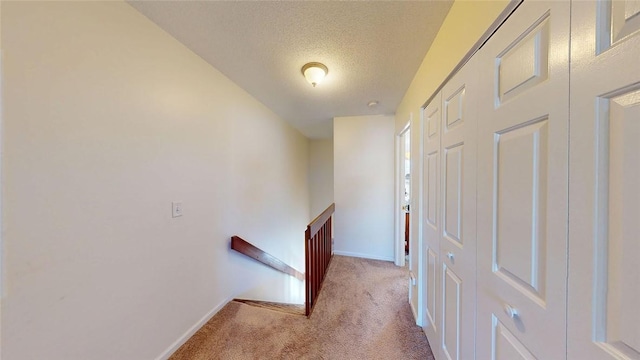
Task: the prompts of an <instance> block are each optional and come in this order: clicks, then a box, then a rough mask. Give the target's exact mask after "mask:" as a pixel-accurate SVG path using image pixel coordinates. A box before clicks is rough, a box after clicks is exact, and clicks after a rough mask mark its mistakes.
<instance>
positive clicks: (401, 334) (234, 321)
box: [170, 256, 433, 360]
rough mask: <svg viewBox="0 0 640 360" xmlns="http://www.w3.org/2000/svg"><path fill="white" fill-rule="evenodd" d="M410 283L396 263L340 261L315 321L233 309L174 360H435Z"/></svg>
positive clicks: (334, 264)
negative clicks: (416, 313) (411, 297)
mask: <svg viewBox="0 0 640 360" xmlns="http://www.w3.org/2000/svg"><path fill="white" fill-rule="evenodd" d="M408 276H409V275H408V271H407V269H406V268H399V267H396V266H395V265H393V263H390V262H384V261H377V260H367V259H359V258H351V257H344V256H334V257H333V260H332V261H331V265H330V266H329V271H328V273H327V277H326V279H325V282H324V285H323V288H322V291H321V292H320V296H319V298H318V303H317V305H316V307H315V309H314V312H313V314H312V315H311V318H310V319H307V318H305V317H304V316H300V315H291V314H286V313H282V312H277V311H272V310H267V309H262V308H259V307H253V306H250V305H246V304H242V303H238V302H230V303H229V304H227V305H226V306H225V307H224V308H223V309H222V310H220V312H218V313H217V314H216V315H215V316H214V317H213V318H212V319H211V320H210V321H209V322H208V323H207V324H205V325H204V326H203V327H202V328H201V329H200V330H199V331H198V332H197V333H196V334H195V335H194V336H193V337H192V338H191V339H189V341H187V342H186V343H185V344H184V345H183V346H182V347H181V348H180V349H178V351H176V353H175V354H173V356H172V357H171V359H170V360H211V359H243V360H244V359H341V360H342V359H433V355H432V354H431V350H430V348H429V344H428V342H427V339H426V338H425V336H424V334H423V332H422V329H420V328H419V327H418V326H416V325H415V322H414V320H413V315H412V314H411V309H410V308H409V303H408V301H407V297H408V294H407V291H408V290H407V288H408Z"/></svg>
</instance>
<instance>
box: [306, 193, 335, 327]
mask: <svg viewBox="0 0 640 360" xmlns="http://www.w3.org/2000/svg"><path fill="white" fill-rule="evenodd" d="M335 208H336V205H335V204H331V205H330V206H329V207H328V208H327V209H326V210H325V211H323V212H322V214H320V215H318V217H317V218H315V219H314V220H313V221H312V222H311V223H310V224H309V225H308V226H307V230H306V231H305V236H304V237H305V240H304V247H305V276H306V281H305V314H306V315H307V317H308V316H311V312H312V311H313V306H314V305H315V304H316V301H317V299H318V294H319V292H320V288H321V287H322V281H323V280H324V277H325V274H326V273H327V269H328V268H329V262H330V261H331V256H332V255H333V251H332V234H333V232H332V231H333V228H332V221H331V220H332V215H333V213H334V212H335Z"/></svg>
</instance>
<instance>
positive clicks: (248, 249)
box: [231, 236, 305, 280]
mask: <svg viewBox="0 0 640 360" xmlns="http://www.w3.org/2000/svg"><path fill="white" fill-rule="evenodd" d="M231 248H232V249H233V250H235V251H237V252H239V253H242V254H244V255H246V256H248V257H251V258H254V259H256V260H258V261H260V262H261V263H263V264H265V265H267V266H270V267H272V268H274V269H276V270H278V271H281V272H283V273H285V274H289V275H291V276H295V277H296V278H297V279H298V280H305V276H304V274H303V273H301V272H300V271H298V270H296V269H294V268H292V267H291V266H289V265H287V264H285V263H284V262H283V261H282V260H280V259H278V258H276V257H274V256H273V255H271V254H269V253H266V252H264V250H262V249H260V248H257V247H255V246H254V245H252V244H251V243H249V242H247V241H246V240H244V239H242V238H241V237H239V236H232V237H231Z"/></svg>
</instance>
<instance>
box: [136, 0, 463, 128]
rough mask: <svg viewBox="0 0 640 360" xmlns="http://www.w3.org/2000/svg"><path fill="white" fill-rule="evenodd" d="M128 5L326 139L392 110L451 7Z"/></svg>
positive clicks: (392, 4) (287, 117) (304, 3)
mask: <svg viewBox="0 0 640 360" xmlns="http://www.w3.org/2000/svg"><path fill="white" fill-rule="evenodd" d="M129 3H130V4H131V6H133V7H134V8H135V9H137V10H138V11H140V12H141V13H142V14H144V15H145V16H147V17H148V18H149V19H151V20H152V21H153V22H155V23H156V24H158V25H159V26H160V27H161V28H163V29H164V30H165V31H167V32H168V33H169V34H171V35H172V36H174V37H175V38H176V39H178V40H179V41H180V42H182V43H183V44H184V45H186V46H187V47H188V48H190V49H191V50H192V51H193V52H195V53H196V54H198V55H200V56H201V57H202V58H203V59H205V60H206V61H208V62H209V63H210V64H211V65H213V66H214V67H215V68H217V69H218V70H220V71H221V72H222V73H223V74H225V75H226V76H227V77H229V78H230V79H231V80H232V81H234V82H235V83H236V84H238V85H239V86H240V87H242V88H243V89H245V90H246V91H247V92H249V93H250V94H251V95H252V96H254V97H255V98H256V99H258V100H259V101H261V102H262V103H263V104H265V105H266V106H267V107H269V108H270V109H271V110H273V111H274V112H275V113H276V114H278V115H279V116H281V117H282V118H283V119H285V120H286V121H288V122H289V123H291V124H292V125H293V126H295V127H296V128H298V129H299V130H300V131H301V132H302V133H303V134H305V135H306V136H308V137H310V138H330V137H332V135H333V134H332V132H333V130H332V129H333V127H332V119H333V117H335V116H353V115H372V114H393V113H394V112H395V109H396V107H397V106H398V104H399V102H400V100H401V99H402V97H403V96H404V93H405V91H406V90H407V88H408V87H409V84H410V82H411V80H412V78H413V76H414V75H415V73H416V71H417V70H418V67H419V66H420V63H421V62H422V59H423V58H424V55H425V54H426V52H427V50H428V49H429V46H430V45H431V42H432V41H433V38H434V37H435V35H436V33H437V31H438V29H439V28H440V25H441V24H442V21H443V20H444V17H445V16H446V14H447V12H448V11H449V8H450V7H451V4H452V1H374V2H368V1H367V2H365V1H358V2H342V1H341V2H328V1H318V2H316V1H300V2H288V1H287V2H284V1H282V2H280V1H274V2H271V1H258V2H244V1H243V2H236V1H224V2H223V1H220V2H218V1H131V2H129ZM311 61H319V62H322V63H324V64H325V65H326V66H327V67H328V68H329V75H328V76H327V78H326V79H325V80H324V82H322V83H321V84H319V85H318V87H316V88H313V87H311V85H309V84H308V83H307V82H306V81H305V79H304V77H303V76H302V74H301V72H300V69H301V67H302V65H304V64H305V63H307V62H311ZM371 100H377V101H379V102H380V103H379V105H378V106H376V107H374V108H369V107H368V106H367V103H368V102H369V101H371Z"/></svg>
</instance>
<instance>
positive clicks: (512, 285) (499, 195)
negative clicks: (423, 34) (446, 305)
mask: <svg viewBox="0 0 640 360" xmlns="http://www.w3.org/2000/svg"><path fill="white" fill-rule="evenodd" d="M569 9H570V3H569V2H568V1H550V2H539V1H525V2H524V3H523V4H522V5H521V6H520V7H519V8H518V9H517V10H516V11H515V12H514V14H513V15H511V17H510V18H509V19H508V20H507V21H506V22H505V24H503V26H502V27H501V28H500V29H499V30H498V31H497V32H496V33H495V34H494V35H493V36H492V37H491V39H489V41H488V42H487V43H486V44H485V46H484V47H483V48H482V49H481V50H480V52H479V53H478V54H477V55H476V56H477V57H479V59H478V60H479V64H480V65H479V67H478V70H477V71H478V72H479V73H480V74H481V80H480V83H481V86H483V88H482V91H481V94H482V95H481V98H480V99H479V117H480V120H479V124H478V129H479V131H478V199H477V200H478V224H477V227H478V244H477V246H478V251H477V256H478V257H477V264H478V293H477V297H478V312H477V320H476V321H477V343H476V346H477V348H476V353H477V358H478V359H483V360H484V359H501V360H514V359H534V358H537V359H549V360H552V359H553V360H556V359H563V358H565V357H566V336H565V333H566V321H565V317H566V290H567V287H566V275H567V229H568V225H567V220H568V215H567V211H568V210H567V207H568V205H567V197H568V190H567V187H568V174H567V173H568V116H569V114H568V110H569V104H568V93H569V88H568V85H569V79H568V75H569V68H568V65H569V63H568V60H569V59H568V56H569Z"/></svg>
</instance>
